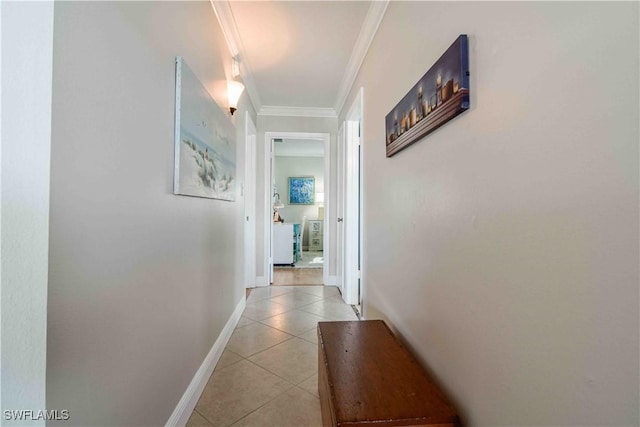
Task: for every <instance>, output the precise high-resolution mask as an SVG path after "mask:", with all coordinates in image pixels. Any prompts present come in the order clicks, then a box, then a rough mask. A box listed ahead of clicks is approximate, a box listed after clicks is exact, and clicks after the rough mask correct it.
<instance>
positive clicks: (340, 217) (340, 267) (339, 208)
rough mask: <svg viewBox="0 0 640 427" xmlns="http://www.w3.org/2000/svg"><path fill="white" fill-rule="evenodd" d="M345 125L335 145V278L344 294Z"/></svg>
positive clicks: (342, 126)
mask: <svg viewBox="0 0 640 427" xmlns="http://www.w3.org/2000/svg"><path fill="white" fill-rule="evenodd" d="M344 140H345V125H344V123H343V124H342V125H341V126H340V129H339V130H338V146H337V151H336V152H337V163H338V164H337V167H336V170H337V177H336V178H337V183H336V188H337V195H336V202H337V203H336V214H337V215H336V217H337V222H336V239H337V242H336V280H337V285H338V288H340V293H342V294H344V193H345V191H344V186H345V180H344V176H345V173H344V172H345V170H344V159H345V154H346V153H345V141H344Z"/></svg>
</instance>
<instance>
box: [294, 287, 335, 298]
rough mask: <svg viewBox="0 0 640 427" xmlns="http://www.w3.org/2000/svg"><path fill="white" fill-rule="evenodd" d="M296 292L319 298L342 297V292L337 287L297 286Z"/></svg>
mask: <svg viewBox="0 0 640 427" xmlns="http://www.w3.org/2000/svg"><path fill="white" fill-rule="evenodd" d="M296 292H305V293H308V294H311V295H315V296H317V297H322V298H328V297H333V296H338V297H340V291H339V290H338V288H337V287H336V286H296Z"/></svg>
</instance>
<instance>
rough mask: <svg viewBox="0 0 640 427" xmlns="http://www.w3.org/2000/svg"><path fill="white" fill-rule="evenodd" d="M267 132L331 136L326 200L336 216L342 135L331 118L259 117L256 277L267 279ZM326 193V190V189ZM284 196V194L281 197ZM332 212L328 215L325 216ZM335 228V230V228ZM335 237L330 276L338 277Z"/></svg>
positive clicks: (333, 238)
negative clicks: (338, 147)
mask: <svg viewBox="0 0 640 427" xmlns="http://www.w3.org/2000/svg"><path fill="white" fill-rule="evenodd" d="M265 132H307V133H329V134H330V141H329V145H330V156H331V158H330V162H331V174H330V177H329V182H330V185H331V188H330V189H329V194H330V196H327V191H325V200H327V197H330V198H331V199H330V203H329V206H330V209H332V212H333V215H334V216H335V206H336V203H335V195H336V188H335V183H336V178H335V176H336V135H337V133H338V120H337V118H330V117H282V116H258V147H257V162H258V168H257V175H256V176H257V177H258V181H259V182H258V188H257V192H256V207H257V210H256V218H258V224H257V227H256V248H257V254H256V274H257V275H258V276H265V271H264V262H265V261H264V257H265V254H264V239H265V229H264V221H260V218H264V216H265V215H271V213H272V212H269V213H268V212H265V209H264V200H265V194H264V182H263V177H264V156H265ZM325 190H326V189H325ZM280 194H282V193H280ZM328 214H329V212H327V211H325V216H327V215H328ZM333 228H335V227H333ZM332 230H333V229H332ZM333 234H334V235H333V236H330V242H331V247H330V254H333V256H331V259H328V260H327V267H328V268H329V272H328V274H329V275H330V276H331V275H335V271H336V270H335V269H336V262H335V261H336V260H335V253H336V248H335V240H336V239H335V230H334V231H333Z"/></svg>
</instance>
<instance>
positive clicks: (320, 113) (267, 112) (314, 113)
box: [258, 105, 338, 118]
mask: <svg viewBox="0 0 640 427" xmlns="http://www.w3.org/2000/svg"><path fill="white" fill-rule="evenodd" d="M258 115H259V116H287V117H332V118H335V117H337V116H338V115H337V114H336V110H334V109H333V108H321V107H284V106H277V105H263V106H262V107H261V108H260V110H259V111H258Z"/></svg>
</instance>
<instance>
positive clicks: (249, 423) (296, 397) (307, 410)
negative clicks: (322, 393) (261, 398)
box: [234, 388, 322, 427]
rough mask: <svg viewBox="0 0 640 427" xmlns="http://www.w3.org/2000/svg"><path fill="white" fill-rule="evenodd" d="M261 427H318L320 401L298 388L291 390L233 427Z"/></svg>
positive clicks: (319, 421)
mask: <svg viewBox="0 0 640 427" xmlns="http://www.w3.org/2000/svg"><path fill="white" fill-rule="evenodd" d="M292 402H295V404H292ZM261 426H264V427H273V426H278V427H302V426H307V427H313V426H318V427H320V426H322V414H321V412H320V399H318V398H317V397H316V396H313V395H311V394H309V393H307V392H306V391H304V390H301V389H299V388H296V389H291V390H289V391H287V392H286V393H283V394H282V395H280V396H278V397H277V398H275V399H274V400H272V401H271V402H269V403H267V404H266V405H264V406H263V407H261V408H260V409H258V410H257V411H255V412H253V413H252V414H250V415H248V416H247V417H245V418H243V419H241V420H240V421H238V422H237V423H235V424H234V427H261Z"/></svg>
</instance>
